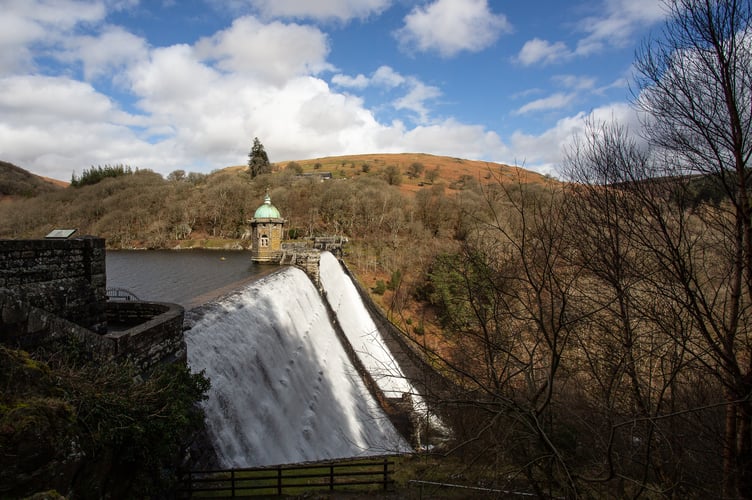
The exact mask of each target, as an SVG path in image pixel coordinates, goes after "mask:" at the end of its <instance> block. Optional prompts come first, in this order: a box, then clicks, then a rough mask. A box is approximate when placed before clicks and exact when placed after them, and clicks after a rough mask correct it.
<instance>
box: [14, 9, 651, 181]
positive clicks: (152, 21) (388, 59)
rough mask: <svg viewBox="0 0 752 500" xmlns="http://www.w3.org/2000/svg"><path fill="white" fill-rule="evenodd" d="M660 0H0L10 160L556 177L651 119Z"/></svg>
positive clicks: (64, 165) (74, 165) (61, 167)
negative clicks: (647, 66)
mask: <svg viewBox="0 0 752 500" xmlns="http://www.w3.org/2000/svg"><path fill="white" fill-rule="evenodd" d="M663 20H664V10H663V8H662V7H661V3H660V2H658V1H657V0H582V1H580V0H568V1H562V0H531V1H527V2H520V1H515V0H316V1H312V0H224V1H220V0H187V1H181V0H140V1H139V0H86V1H84V0H0V160H5V161H10V162H12V163H15V164H17V165H19V166H21V167H23V168H26V169H28V170H31V171H32V172H35V173H37V174H40V175H46V176H50V177H54V178H58V179H62V180H69V179H70V177H71V173H73V172H74V171H76V172H78V173H80V172H81V171H82V170H83V169H85V168H89V167H90V166H92V165H104V164H107V163H109V164H115V163H125V164H128V165H131V166H133V167H139V168H148V169H152V170H154V171H157V172H160V173H162V174H167V173H169V172H171V171H173V170H176V169H183V170H186V171H196V172H209V171H211V170H214V169H218V168H223V167H225V166H229V165H239V164H244V163H245V162H246V161H247V154H248V152H249V150H250V147H251V144H252V140H253V138H254V137H258V138H259V139H260V140H261V142H262V143H263V144H264V146H265V148H266V150H267V152H268V154H269V157H270V159H271V160H272V161H274V162H283V161H290V160H296V159H308V158H316V157H322V156H332V155H344V154H361V153H379V152H390V153H398V152H420V153H431V154H439V155H447V156H453V157H460V158H467V159H480V160H487V161H496V162H500V163H508V164H515V165H520V166H524V167H525V168H529V169H531V170H537V171H540V172H544V173H553V174H555V173H556V169H557V166H558V165H559V164H560V162H561V160H562V157H563V154H564V151H565V150H566V148H567V145H568V144H570V143H571V142H572V140H573V137H574V136H575V135H576V134H577V133H579V132H581V131H582V128H583V124H584V123H585V121H586V120H587V119H588V118H589V117H591V116H594V117H595V118H596V119H615V120H619V121H622V122H624V123H625V124H627V125H628V126H630V127H631V128H632V129H633V130H634V129H637V128H638V127H639V125H638V121H637V119H636V117H635V115H634V113H633V112H632V111H631V110H630V107H629V100H630V93H629V83H630V82H631V81H632V78H633V75H632V71H633V69H632V63H633V60H634V55H635V50H636V48H637V47H638V46H639V44H640V43H641V42H642V41H643V40H644V39H645V37H646V36H647V35H649V34H651V33H652V34H655V33H657V32H658V31H659V30H660V27H661V23H662V22H663Z"/></svg>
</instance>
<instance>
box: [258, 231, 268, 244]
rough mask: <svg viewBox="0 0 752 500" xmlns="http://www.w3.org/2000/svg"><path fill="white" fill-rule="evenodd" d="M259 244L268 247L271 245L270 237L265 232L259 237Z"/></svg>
mask: <svg viewBox="0 0 752 500" xmlns="http://www.w3.org/2000/svg"><path fill="white" fill-rule="evenodd" d="M259 246H262V247H268V246H269V237H268V236H267V235H265V234H262V235H261V238H259Z"/></svg>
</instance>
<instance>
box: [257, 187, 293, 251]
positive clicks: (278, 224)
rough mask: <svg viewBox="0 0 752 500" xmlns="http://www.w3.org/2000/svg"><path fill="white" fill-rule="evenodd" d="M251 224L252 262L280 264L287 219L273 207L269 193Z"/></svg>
mask: <svg viewBox="0 0 752 500" xmlns="http://www.w3.org/2000/svg"><path fill="white" fill-rule="evenodd" d="M250 223H251V260H253V261H254V262H279V261H280V258H281V256H282V239H283V236H284V231H283V226H284V224H285V219H283V218H282V216H281V215H280V214H279V210H277V207H275V206H274V205H272V199H271V197H270V196H269V193H267V194H266V197H265V198H264V204H263V205H261V206H260V207H258V208H257V209H256V212H255V213H254V214H253V219H251V221H250Z"/></svg>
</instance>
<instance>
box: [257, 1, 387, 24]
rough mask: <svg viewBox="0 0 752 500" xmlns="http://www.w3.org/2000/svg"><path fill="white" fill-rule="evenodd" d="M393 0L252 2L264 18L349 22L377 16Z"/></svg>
mask: <svg viewBox="0 0 752 500" xmlns="http://www.w3.org/2000/svg"><path fill="white" fill-rule="evenodd" d="M391 3H392V2H391V0H315V1H311V0H251V4H252V5H253V6H254V7H255V8H256V9H258V10H259V11H260V12H261V15H262V16H264V17H267V18H269V17H292V18H308V19H318V20H329V19H335V20H338V21H343V22H346V21H349V20H351V19H365V18H367V17H369V16H371V15H377V14H380V13H381V12H383V11H384V10H386V9H387V8H388V7H389V6H390V5H391Z"/></svg>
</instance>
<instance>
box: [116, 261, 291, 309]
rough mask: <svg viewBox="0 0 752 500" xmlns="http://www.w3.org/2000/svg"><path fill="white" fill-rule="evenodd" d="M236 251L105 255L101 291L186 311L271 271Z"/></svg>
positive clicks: (266, 266)
mask: <svg viewBox="0 0 752 500" xmlns="http://www.w3.org/2000/svg"><path fill="white" fill-rule="evenodd" d="M277 269H278V267H276V266H269V265H259V264H255V263H253V262H251V256H250V252H247V251H239V250H119V251H107V288H124V289H126V290H129V291H130V292H133V293H134V294H135V295H136V296H137V297H138V298H139V299H141V300H147V301H155V302H173V303H175V304H180V305H181V306H183V307H185V308H186V309H190V308H193V307H196V306H199V305H201V304H203V303H206V302H210V301H211V300H214V299H216V298H218V297H220V296H222V295H225V294H227V293H229V292H231V291H233V290H235V289H238V288H240V287H241V286H242V285H244V284H246V283H250V282H253V281H255V280H257V279H259V278H260V277H262V276H264V275H266V274H269V273H270V272H272V271H275V270H277Z"/></svg>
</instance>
